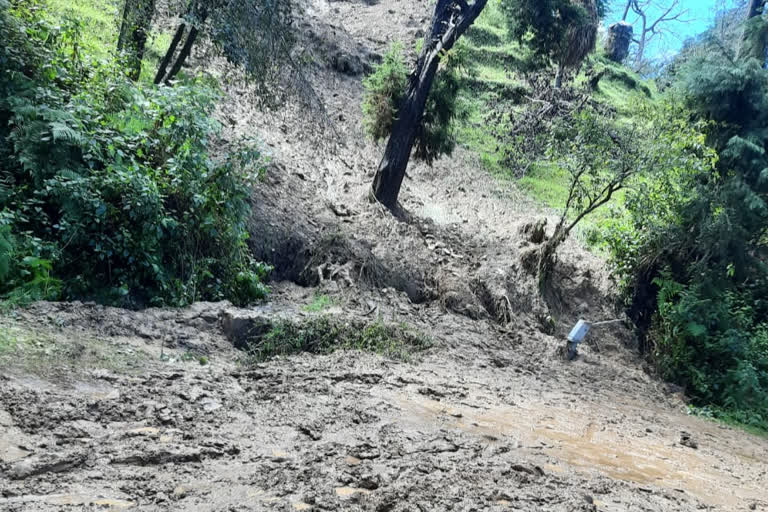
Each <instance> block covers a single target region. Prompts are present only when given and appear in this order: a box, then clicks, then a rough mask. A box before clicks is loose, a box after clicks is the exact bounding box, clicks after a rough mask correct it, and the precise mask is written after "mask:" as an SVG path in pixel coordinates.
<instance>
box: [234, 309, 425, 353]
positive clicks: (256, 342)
mask: <svg viewBox="0 0 768 512" xmlns="http://www.w3.org/2000/svg"><path fill="white" fill-rule="evenodd" d="M243 343H244V347H243V349H244V351H245V352H246V354H247V356H246V357H245V358H244V363H245V364H253V363H258V362H263V361H266V360H268V359H270V358H272V357H275V356H287V355H291V354H297V353H300V352H309V353H311V354H327V353H330V352H333V351H334V350H360V351H364V352H374V353H376V354H381V355H382V356H385V357H389V358H392V359H397V360H401V361H408V360H410V359H411V358H412V357H413V355H414V354H415V353H417V352H419V351H423V350H426V349H427V348H429V347H430V346H432V341H431V340H430V339H429V338H428V337H427V336H425V335H424V334H421V333H418V332H414V331H413V329H410V328H408V326H407V325H388V324H385V323H383V322H371V323H368V324H353V323H350V322H341V321H338V320H335V319H333V318H331V317H329V316H320V317H317V318H314V319H310V320H307V321H305V322H302V323H296V322H292V321H287V320H286V321H281V322H278V323H277V324H276V325H274V326H272V328H270V329H269V330H268V331H267V332H266V333H261V334H258V335H255V334H254V335H248V334H246V339H245V340H244V341H243Z"/></svg>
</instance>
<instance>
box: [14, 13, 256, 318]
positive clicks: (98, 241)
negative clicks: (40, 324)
mask: <svg viewBox="0 0 768 512" xmlns="http://www.w3.org/2000/svg"><path fill="white" fill-rule="evenodd" d="M18 5H27V4H24V3H22V4H18ZM30 5H32V6H33V7H34V5H36V4H30ZM33 7H30V8H28V9H25V10H21V9H15V10H14V9H11V8H10V6H9V5H8V4H7V3H6V2H4V1H3V0H0V36H2V37H3V38H4V40H6V41H10V43H9V45H8V46H6V49H5V54H4V55H5V57H4V59H5V60H4V63H5V65H6V66H7V67H8V70H7V71H6V72H5V73H3V74H2V75H0V90H2V91H4V92H6V93H7V95H6V96H5V97H4V99H2V100H0V119H5V120H7V123H5V124H4V125H3V127H2V128H0V130H5V132H4V133H0V135H2V138H1V139H0V158H2V159H3V162H4V165H3V167H2V169H1V170H0V183H2V187H0V194H1V195H2V197H3V206H4V209H3V213H2V216H0V230H1V231H0V235H1V239H2V241H4V242H5V243H0V267H2V268H0V270H3V269H6V268H7V269H8V270H5V272H3V274H4V278H3V276H2V275H0V294H6V295H7V294H9V293H13V291H14V290H16V291H18V290H19V289H24V288H25V287H28V285H30V284H34V287H35V288H39V286H40V285H41V284H42V282H43V281H45V280H46V279H53V280H55V281H51V283H57V286H48V285H47V286H45V287H44V289H45V290H46V293H45V295H46V296H45V297H40V296H35V297H31V298H56V296H58V297H61V298H65V299H73V298H91V299H97V300H100V301H105V302H109V303H118V304H122V305H129V306H143V305H148V304H152V305H160V304H171V305H182V304H187V303H189V302H192V301H195V300H218V299H224V298H227V299H230V300H232V301H233V302H236V303H246V302H249V301H252V300H255V299H257V298H260V297H262V296H263V295H264V294H265V293H266V288H265V287H264V285H263V284H262V281H263V279H264V278H265V277H266V275H267V272H268V267H266V266H265V265H263V264H259V263H256V262H254V261H253V260H252V258H251V256H250V254H249V252H248V249H247V246H246V239H247V237H248V232H247V230H246V225H245V220H246V217H247V215H248V209H249V205H248V200H249V191H250V188H251V186H252V185H254V184H255V182H256V180H257V178H258V176H259V173H260V172H261V170H262V168H263V166H262V164H263V160H262V157H261V155H260V154H259V152H258V151H256V150H254V149H250V148H244V149H240V150H237V151H235V152H233V153H232V154H230V155H229V156H226V157H225V158H222V159H219V160H214V159H213V158H212V157H211V156H210V155H209V153H208V149H207V147H208V145H209V143H210V142H212V140H213V139H214V138H215V137H216V136H217V133H218V130H219V126H218V124H217V123H216V121H214V120H213V119H212V117H211V113H212V111H213V109H214V107H215V103H216V100H217V99H218V92H217V90H216V87H215V85H213V84H211V83H208V82H205V81H203V80H194V81H190V82H187V83H183V84H180V85H178V86H177V87H173V88H171V87H153V86H147V85H137V84H134V83H133V82H131V81H129V80H127V79H126V78H125V77H124V76H123V75H122V74H121V73H120V72H119V71H118V70H117V68H116V67H114V66H113V64H112V63H94V62H93V61H86V60H85V59H84V58H83V56H82V54H81V53H80V52H79V50H77V49H78V48H79V46H78V37H79V33H78V31H77V30H76V29H75V28H72V27H68V26H65V27H64V28H62V29H58V28H56V27H53V26H50V25H48V24H46V23H45V22H44V21H43V20H42V19H41V18H40V14H39V11H38V10H37V9H35V8H33ZM3 262H5V263H3ZM41 280H42V281H41ZM59 280H60V281H59ZM49 284H50V283H49Z"/></svg>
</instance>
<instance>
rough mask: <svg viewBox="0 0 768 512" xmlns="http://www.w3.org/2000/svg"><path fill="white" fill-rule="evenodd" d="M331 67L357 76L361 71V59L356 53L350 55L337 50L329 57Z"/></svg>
mask: <svg viewBox="0 0 768 512" xmlns="http://www.w3.org/2000/svg"><path fill="white" fill-rule="evenodd" d="M331 67H332V68H333V69H335V70H336V71H338V72H339V73H342V74H344V75H349V76H358V75H361V74H362V73H363V61H362V60H360V57H358V56H356V55H351V54H349V53H346V52H344V51H341V50H339V51H338V52H337V53H335V54H334V55H333V56H332V57H331Z"/></svg>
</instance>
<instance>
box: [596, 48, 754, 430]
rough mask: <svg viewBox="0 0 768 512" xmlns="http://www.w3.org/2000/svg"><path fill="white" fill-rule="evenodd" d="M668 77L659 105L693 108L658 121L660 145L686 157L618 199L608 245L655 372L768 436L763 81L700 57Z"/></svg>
mask: <svg viewBox="0 0 768 512" xmlns="http://www.w3.org/2000/svg"><path fill="white" fill-rule="evenodd" d="M677 78H678V80H679V83H678V84H677V87H676V88H674V89H672V90H671V91H670V92H668V95H669V96H670V97H671V98H677V97H679V98H680V99H682V100H683V103H684V104H685V105H686V106H687V107H688V109H690V110H684V109H680V108H678V109H673V110H674V111H673V112H672V114H673V115H670V116H668V117H667V118H665V119H664V122H666V123H667V124H668V125H669V126H671V129H672V132H673V133H675V134H676V136H675V137H674V138H670V139H668V140H666V141H664V142H663V143H664V144H665V145H668V146H669V147H671V148H674V147H676V146H679V147H680V148H681V149H685V152H686V153H687V154H689V155H691V158H688V159H684V160H682V161H679V162H674V161H673V162H660V163H659V164H660V165H659V169H660V170H661V171H662V172H659V173H656V174H655V175H653V176H652V178H651V179H649V180H647V181H645V182H643V183H640V184H638V187H637V188H636V189H635V190H633V191H632V192H631V193H630V194H628V195H627V202H626V206H627V210H628V212H629V220H628V222H627V223H626V224H623V225H622V224H617V225H616V226H615V228H614V232H613V235H612V236H611V237H610V238H609V243H610V245H611V249H612V253H613V257H614V258H615V261H616V262H617V269H618V272H619V275H620V277H621V278H622V280H623V282H624V284H625V285H626V286H627V291H628V298H629V300H630V312H631V313H632V315H633V316H634V318H635V320H639V324H640V326H641V327H643V328H644V329H646V330H647V332H648V341H649V349H650V355H651V357H652V358H653V360H654V361H655V363H656V366H657V368H658V369H659V371H660V373H661V374H662V375H663V376H664V377H665V378H667V379H669V380H672V381H674V382H676V383H678V384H681V385H683V386H684V387H685V388H686V391H687V392H688V394H689V395H690V396H691V397H692V398H693V400H694V404H695V405H696V406H698V407H707V410H709V411H714V412H713V414H716V415H718V416H721V417H725V418H729V419H730V420H738V421H741V422H746V423H749V424H751V425H754V426H759V427H761V428H763V429H768V414H767V413H768V358H767V357H766V352H765V332H766V327H765V322H766V318H768V293H767V292H768V266H767V265H766V255H767V254H768V250H767V249H768V247H767V246H766V242H768V238H766V233H768V206H766V205H768V188H766V183H768V182H766V173H765V169H766V168H767V167H768V156H767V155H768V152H767V150H768V136H766V132H765V130H764V126H765V119H766V118H765V112H764V107H765V105H764V103H765V97H766V94H767V93H768V72H766V71H765V70H763V69H761V68H760V66H759V64H757V63H756V62H755V61H742V62H736V61H732V60H729V59H727V58H725V57H717V56H707V57H705V58H701V59H694V60H693V61H692V64H691V67H688V68H686V69H684V70H682V71H680V72H679V74H678V75H677ZM692 127H693V128H692ZM694 131H697V132H698V134H696V133H694Z"/></svg>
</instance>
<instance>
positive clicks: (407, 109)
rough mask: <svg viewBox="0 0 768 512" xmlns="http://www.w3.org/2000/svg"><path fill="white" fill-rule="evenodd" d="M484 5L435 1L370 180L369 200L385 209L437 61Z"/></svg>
mask: <svg viewBox="0 0 768 512" xmlns="http://www.w3.org/2000/svg"><path fill="white" fill-rule="evenodd" d="M487 2H488V0H475V1H474V3H472V4H468V3H467V2H466V0H437V5H436V6H435V12H434V14H433V15H432V25H431V28H430V31H429V34H428V35H427V37H426V40H425V41H424V45H423V47H422V49H421V53H420V54H419V57H418V59H417V60H416V67H415V68H414V70H413V72H412V73H411V75H410V76H409V78H408V85H407V88H406V91H405V94H404V95H403V98H402V100H401V102H400V107H399V108H398V118H397V120H396V121H395V123H394V124H393V126H392V133H391V135H390V137H389V141H388V142H387V147H386V149H385V150H384V156H383V157H382V159H381V162H380V164H379V168H378V170H377V171H376V176H375V177H374V179H373V187H372V194H373V196H374V197H375V198H376V200H378V201H379V202H380V203H381V204H383V205H384V206H386V207H387V208H389V209H395V208H396V206H397V197H398V195H399V194H400V187H401V186H402V183H403V178H404V177H405V171H406V169H407V167H408V161H409V160H410V157H411V151H412V150H413V145H414V142H415V140H416V136H417V134H418V131H419V127H420V125H421V121H422V118H423V116H424V108H425V106H426V104H427V98H428V97H429V91H430V89H431V88H432V83H433V82H434V79H435V75H436V73H437V70H438V67H439V65H440V60H441V58H442V57H443V55H445V53H446V52H448V51H449V50H450V49H451V48H453V45H454V44H456V41H458V40H459V38H460V37H461V36H462V35H463V34H464V33H465V32H466V31H467V29H468V28H469V27H470V26H471V25H472V23H474V21H475V19H477V17H478V16H479V15H480V13H481V12H482V10H483V9H484V8H485V5H486V4H487Z"/></svg>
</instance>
